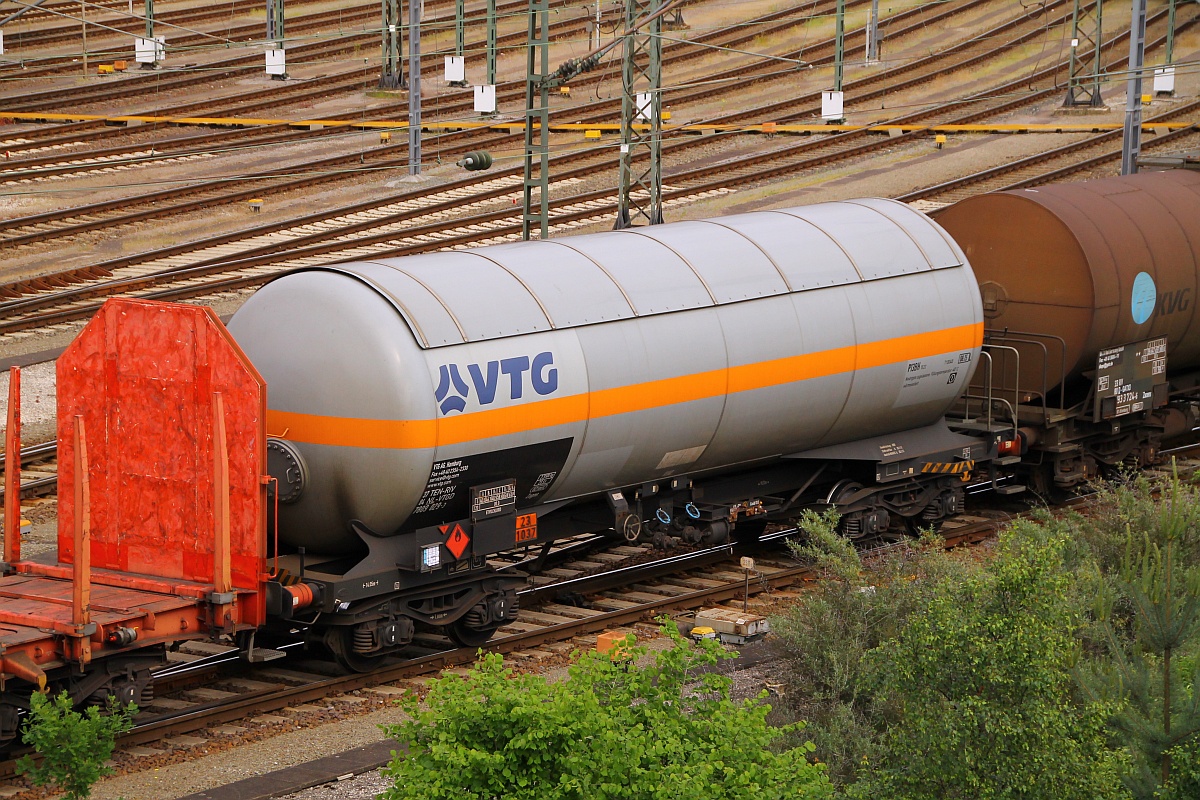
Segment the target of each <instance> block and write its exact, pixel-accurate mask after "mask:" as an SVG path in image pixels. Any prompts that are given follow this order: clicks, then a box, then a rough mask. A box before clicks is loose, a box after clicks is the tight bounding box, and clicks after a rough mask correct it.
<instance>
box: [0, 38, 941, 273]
mask: <svg viewBox="0 0 1200 800" xmlns="http://www.w3.org/2000/svg"><path fill="white" fill-rule="evenodd" d="M943 17H944V15H938V16H937V17H935V18H934V20H935V21H936V20H937V19H941V18H943ZM928 22H929V19H928V18H917V19H913V20H912V21H911V24H910V25H908V26H906V27H904V28H903V29H902V30H901V31H900V34H903V33H908V32H913V31H917V30H920V29H922V28H923V27H924V25H925V24H927V23H928ZM901 72H903V70H901ZM924 77H925V76H918V77H917V78H916V79H915V80H913V81H911V83H919V82H920V81H921V80H923V79H924ZM848 88H850V89H851V91H853V89H854V87H853V86H850V87H848ZM705 94H706V95H707V94H709V93H708V92H705ZM851 98H852V102H853V101H854V100H853V98H854V94H851ZM608 106H609V107H613V108H614V110H615V106H614V104H608ZM801 108H805V113H810V114H815V113H817V111H816V107H815V106H808V107H805V106H801ZM607 110H608V107H605V108H601V109H599V111H598V112H597V113H595V114H593V115H591V116H589V117H583V119H584V120H585V121H591V120H594V119H596V118H603V117H602V115H603V113H605V112H606V111H607ZM577 116H579V115H577ZM519 138H520V137H519V135H505V134H494V133H493V134H491V135H490V136H489V137H487V138H483V139H480V138H466V137H462V140H461V144H454V142H455V141H459V139H458V138H457V137H455V136H454V135H450V136H447V137H442V140H441V144H442V146H443V147H445V148H447V150H448V152H450V153H456V152H459V148H460V147H461V148H463V149H464V150H465V149H474V148H476V147H479V146H492V147H502V146H505V145H506V144H507V143H511V142H513V141H515V140H518V139H519ZM686 146H689V145H688V144H687V143H682V145H681V144H679V143H677V144H676V145H673V146H672V149H671V150H670V152H676V151H678V150H679V149H683V147H686ZM404 149H405V148H404V147H403V146H396V147H394V148H380V150H379V151H373V153H375V152H383V151H388V152H394V151H396V150H400V151H401V152H402V151H403V150H404ZM451 157H452V156H451ZM577 159H578V157H572V158H568V159H567V161H570V160H577ZM341 163H343V162H342V161H339V160H336V159H334V160H327V161H324V162H317V163H314V164H313V165H312V169H314V170H318V171H321V172H322V173H324V172H325V171H326V170H331V169H335V168H336V167H337V166H338V165H340V164H341ZM556 163H559V162H556ZM403 164H406V161H404V160H402V159H397V160H395V161H380V162H375V163H374V164H373V165H372V166H373V167H374V168H377V169H379V168H386V167H388V166H399V165H403ZM516 172H517V171H515V170H509V171H508V172H507V173H506V174H515V173H516ZM311 182H312V181H311V180H310V179H308V178H301V179H294V180H290V181H287V182H284V183H282V184H277V185H276V186H275V187H274V190H275V191H277V192H278V191H282V190H286V189H298V188H303V187H304V186H308V185H311ZM262 189H263V187H262V186H261V185H251V186H250V187H249V188H246V189H243V190H242V191H239V192H237V193H235V194H232V195H226V196H223V197H221V198H219V199H215V198H212V197H211V196H209V197H203V196H202V197H201V198H198V199H197V200H196V201H194V202H192V203H189V204H182V205H174V206H171V207H170V208H168V209H163V208H161V204H162V203H164V202H166V201H169V200H170V199H171V198H172V197H174V196H176V195H175V194H174V193H173V192H171V191H163V192H156V193H153V194H150V195H147V196H145V197H144V198H142V202H155V203H158V204H160V210H159V213H163V212H165V211H169V212H170V213H172V214H179V213H184V212H186V211H188V210H192V209H194V208H197V207H201V206H202V205H206V204H207V203H209V202H214V203H215V202H233V201H236V200H242V199H246V198H247V197H249V196H253V195H254V193H256V192H261V191H262ZM204 191H208V187H202V188H192V189H190V190H188V192H189V193H190V194H192V195H195V194H199V193H201V192H204ZM134 202H135V201H134V200H131V199H125V200H121V201H114V202H111V203H104V204H97V205H93V206H87V207H83V208H80V209H77V210H75V211H65V212H57V213H52V214H43V215H38V216H36V217H25V218H18V219H15V220H10V221H8V222H6V223H0V234H3V235H4V236H5V239H4V241H6V243H7V244H9V245H20V244H30V243H33V242H37V241H46V240H48V239H50V238H54V237H58V236H65V235H75V234H78V233H82V232H84V231H88V230H99V229H102V228H104V227H107V226H110V225H118V224H127V223H130V222H136V221H141V220H143V219H146V218H147V217H146V215H145V212H126V213H125V214H117V211H118V209H121V208H128V207H129V206H130V205H131V204H133V203H134ZM79 214H83V215H85V216H87V217H89V218H90V219H89V221H87V222H85V223H82V224H78V225H68V224H66V223H68V222H69V220H70V219H72V218H74V216H76V215H79ZM101 215H104V216H101ZM334 215H336V214H334ZM60 226H61V227H62V230H59V228H60ZM67 279H69V276H62V277H60V278H59V279H58V280H59V281H61V280H67ZM34 288H36V287H34ZM5 293H7V294H9V295H14V294H20V293H21V291H20V287H19V286H13V285H9V286H7V287H3V288H2V289H0V294H5Z"/></svg>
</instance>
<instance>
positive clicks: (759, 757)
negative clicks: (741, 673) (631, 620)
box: [380, 625, 832, 800]
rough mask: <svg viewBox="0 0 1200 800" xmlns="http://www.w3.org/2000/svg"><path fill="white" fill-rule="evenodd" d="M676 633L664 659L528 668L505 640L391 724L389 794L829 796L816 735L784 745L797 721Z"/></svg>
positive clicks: (462, 799)
mask: <svg viewBox="0 0 1200 800" xmlns="http://www.w3.org/2000/svg"><path fill="white" fill-rule="evenodd" d="M663 631H664V633H665V634H666V635H668V636H670V637H671V638H672V640H673V641H672V643H671V647H670V648H669V649H667V650H664V651H661V652H658V653H656V654H655V656H654V660H653V663H652V665H650V666H646V667H641V666H637V661H638V659H640V658H641V657H642V656H644V655H645V653H646V650H645V648H642V647H635V646H633V643H632V639H630V640H629V642H628V643H627V646H626V648H625V653H626V655H627V657H621V658H613V657H610V656H608V655H605V654H596V653H587V654H583V655H580V656H579V657H578V658H577V659H576V660H575V662H574V663H573V664H572V666H571V667H570V669H569V677H568V679H566V680H563V681H559V682H550V681H548V680H546V679H545V678H544V677H542V676H535V675H518V674H514V673H513V672H512V670H510V669H507V668H506V667H505V666H504V663H503V659H502V657H501V656H499V655H498V654H489V655H485V656H483V657H482V658H481V659H480V660H479V661H478V662H477V663H476V664H475V666H474V667H473V668H472V669H471V671H470V673H469V674H468V675H466V676H465V677H462V676H457V675H445V676H443V677H441V678H439V679H437V680H435V681H433V682H432V684H431V688H430V691H429V693H428V695H427V696H426V697H425V699H424V700H423V701H422V700H420V699H418V698H417V697H415V696H412V695H410V696H408V697H406V698H405V699H404V700H402V701H401V705H402V706H403V708H404V710H405V711H406V712H407V713H408V715H409V717H410V718H409V720H408V721H406V722H402V723H400V724H398V725H393V726H386V727H385V731H386V732H387V733H388V735H389V736H391V737H393V738H394V739H396V740H397V741H399V742H401V743H404V744H406V745H407V746H408V752H407V753H397V754H396V755H395V757H394V758H393V760H392V762H391V763H390V764H389V765H388V767H387V768H385V770H384V774H385V775H387V776H388V777H390V778H391V779H392V780H393V782H394V785H393V786H392V787H391V788H390V789H388V790H387V791H386V792H384V793H383V794H382V795H380V797H381V800H401V799H402V798H423V799H424V798H428V800H442V799H444V800H451V798H453V799H454V800H471V799H472V798H474V799H476V800H492V798H505V800H526V799H527V798H528V799H529V800H533V799H534V798H536V800H559V799H560V798H561V799H562V800H576V799H578V800H584V799H585V798H586V799H587V800H606V799H607V798H611V799H612V800H617V799H618V798H619V799H620V800H679V799H680V798H689V800H693V798H694V799H695V800H707V799H709V798H711V800H726V799H728V800H742V799H743V798H744V799H745V800H751V799H753V800H770V799H771V798H785V797H786V798H824V797H829V796H831V794H832V787H831V785H830V783H829V781H828V778H827V777H826V775H825V774H824V771H823V768H822V767H821V766H820V765H817V764H812V763H810V762H809V760H808V754H809V753H810V751H811V745H809V746H804V745H802V746H799V747H793V748H782V747H779V746H778V743H779V740H780V738H781V736H782V735H783V734H785V733H789V732H790V733H794V732H796V731H797V730H798V729H799V727H800V726H792V727H791V728H790V729H779V728H773V727H771V726H770V725H768V724H767V722H766V715H767V713H768V711H769V710H770V709H769V706H767V705H765V704H764V703H763V702H762V697H760V698H758V699H757V700H748V701H744V702H735V701H733V700H731V699H730V685H731V681H730V680H729V678H727V677H724V676H722V675H719V674H717V673H715V672H712V671H701V670H704V669H710V668H711V667H712V666H713V665H714V664H715V663H716V662H717V660H718V659H719V658H722V657H724V656H725V655H726V654H725V653H724V652H723V651H722V650H721V648H720V647H719V646H718V645H715V644H714V643H712V642H706V643H701V644H699V645H695V644H692V643H690V642H688V641H686V640H684V639H683V638H682V637H680V636H679V634H678V632H677V631H676V630H675V629H674V627H673V626H671V625H666V626H664V628H663Z"/></svg>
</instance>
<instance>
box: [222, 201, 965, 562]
mask: <svg viewBox="0 0 1200 800" xmlns="http://www.w3.org/2000/svg"><path fill="white" fill-rule="evenodd" d="M982 321H983V317H982V310H981V307H980V300H979V294H978V291H977V288H976V284H975V279H974V277H973V275H972V273H971V269H970V267H969V266H968V264H967V263H966V258H965V257H964V255H963V253H962V252H961V250H959V248H958V246H957V245H956V244H955V243H954V241H953V240H952V239H951V238H950V237H949V236H948V235H947V234H946V233H945V232H944V231H943V230H942V229H941V228H939V227H938V226H937V225H936V224H934V223H933V222H932V221H930V220H929V218H927V217H926V216H924V215H923V214H920V213H918V212H916V211H914V210H912V209H911V208H909V207H908V206H905V205H902V204H899V203H895V202H892V201H889V200H880V199H864V200H855V201H848V202H838V203H825V204H819V205H811V206H804V207H800V208H792V209H785V210H780V211H764V212H755V213H750V214H742V215H737V216H729V217H723V218H718V219H710V220H701V221H690V222H679V223H672V224H667V225H658V226H653V227H650V228H636V229H630V230H623V231H614V232H610V233H600V234H591V235H584V236H575V237H564V238H561V239H552V240H548V241H536V242H523V243H518V244H505V245H498V246H493V247H485V248H479V249H474V250H461V251H451V252H442V253H432V254H428V255H420V256H412V257H407V258H400V259H390V260H382V261H362V262H355V263H349V264H338V265H331V266H322V267H314V268H311V269H306V270H302V271H298V272H294V273H289V274H287V275H285V276H283V277H281V278H279V279H277V280H275V281H273V282H271V283H269V284H268V285H266V286H265V287H263V288H262V289H261V290H260V291H259V292H257V293H256V294H255V295H254V296H253V297H252V298H250V300H249V301H248V302H247V303H246V304H245V305H244V306H243V308H242V309H241V310H240V311H238V313H237V314H236V315H235V316H234V317H233V319H232V320H231V321H230V324H229V327H230V329H231V330H232V331H233V333H234V335H235V337H236V338H237V340H238V342H239V344H241V345H242V347H243V348H244V349H245V350H246V352H247V354H248V355H249V357H250V359H251V360H252V361H253V363H254V364H255V366H256V367H257V368H258V369H259V370H260V371H261V372H262V374H263V376H264V377H265V378H266V380H267V383H268V406H269V411H268V432H269V433H270V434H271V435H272V436H275V437H278V438H279V439H281V440H285V442H286V447H284V448H281V450H277V451H276V452H275V454H274V455H275V460H274V462H273V463H274V464H275V465H276V467H275V468H277V469H280V470H282V471H284V472H285V473H286V475H290V476H291V478H295V479H296V480H299V478H298V476H300V475H301V473H303V484H304V485H303V487H302V488H299V487H295V486H293V485H292V484H291V483H286V482H285V489H287V490H289V491H290V490H291V489H296V491H295V495H296V496H295V497H293V498H292V499H293V500H294V502H291V503H289V504H285V505H284V506H283V508H282V509H281V515H280V517H281V533H282V536H283V538H284V539H285V540H286V541H287V542H288V543H290V544H292V545H303V546H306V547H308V548H309V549H310V550H312V551H318V552H325V553H337V552H340V551H342V550H345V549H348V548H351V547H353V546H354V545H355V544H356V540H355V538H354V537H353V536H352V535H350V534H349V533H348V530H347V523H348V521H349V520H352V519H357V520H361V521H362V522H364V523H365V524H366V525H368V526H369V527H371V528H372V529H374V530H376V531H380V532H384V533H397V532H402V531H405V530H411V529H414V528H416V527H423V526H427V525H431V524H438V523H439V522H442V521H446V520H451V519H457V518H462V517H464V516H465V515H466V514H467V513H469V510H468V509H466V503H467V502H468V501H469V497H470V492H469V487H470V486H479V485H483V484H486V483H488V482H489V481H492V480H500V479H510V478H515V479H516V481H517V489H518V495H517V496H518V504H519V505H520V506H529V505H532V504H535V503H541V502H548V501H552V500H565V499H570V498H576V497H582V496H587V495H594V494H596V493H598V492H602V491H604V490H605V489H610V488H615V487H624V486H632V485H636V484H640V483H643V482H648V481H654V480H659V479H661V478H664V477H669V476H671V475H678V474H687V475H692V476H694V475H698V474H701V473H714V472H719V471H723V470H730V469H734V468H737V467H738V466H740V465H747V464H751V463H756V462H764V461H766V460H769V459H773V458H777V457H780V456H782V455H786V454H789V453H795V452H799V451H804V450H808V449H811V448H815V447H821V446H825V445H830V444H836V443H840V442H844V441H849V440H852V439H858V438H862V437H867V436H876V435H880V434H885V433H890V432H895V431H901V430H907V429H909V428H913V427H917V426H921V425H927V424H931V423H933V422H934V421H936V420H937V419H939V418H940V417H941V416H942V415H943V414H944V412H945V411H946V410H947V409H948V408H949V406H950V405H951V404H952V403H953V402H954V401H955V399H956V398H957V397H958V395H959V394H960V393H961V391H962V388H963V387H964V386H965V385H966V383H967V382H968V380H969V378H970V374H971V372H972V370H973V369H974V365H975V363H976V361H977V360H978V352H979V346H980V343H981V340H982V336H983V325H982ZM284 449H286V450H288V451H289V452H290V453H291V455H288V454H282V455H281V451H282V450H284ZM289 459H290V460H289ZM286 475H285V476H277V477H281V480H283V478H284V477H286Z"/></svg>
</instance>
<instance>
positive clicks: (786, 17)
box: [4, 0, 983, 180]
mask: <svg viewBox="0 0 1200 800" xmlns="http://www.w3.org/2000/svg"><path fill="white" fill-rule="evenodd" d="M865 2H866V0H852V2H851V3H850V6H851V7H854V6H858V5H865ZM982 4H983V0H968V1H967V2H966V3H960V4H957V5H956V6H955V7H954V8H953V9H952V10H951V11H949V12H943V13H934V12H935V11H936V10H937V8H938V7H937V6H935V5H934V4H925V5H924V6H922V7H918V8H916V9H913V10H909V11H905V12H901V13H899V14H897V15H895V16H893V17H891V18H889V22H890V23H891V24H902V23H903V24H905V27H904V28H903V29H902V30H901V31H900V32H898V33H897V34H895V35H894V36H898V35H903V34H904V33H908V32H912V31H914V30H919V29H920V26H921V25H922V24H927V23H929V22H935V21H937V20H938V19H941V18H944V17H946V16H948V14H953V13H960V12H961V11H965V10H969V9H970V8H973V7H978V6H980V5H982ZM510 6H511V7H507V8H505V7H502V8H501V9H500V10H501V11H502V12H511V11H515V10H519V9H518V7H520V8H524V6H522V5H520V3H519V2H518V3H516V4H510ZM833 6H834V3H833V2H832V0H820V2H818V3H817V4H815V5H814V6H813V7H812V9H811V10H812V11H813V13H827V12H829V11H830V10H832V8H833ZM797 12H798V9H796V8H791V7H789V8H785V9H782V10H779V11H774V12H771V13H768V14H766V15H763V16H761V17H757V18H754V19H752V20H748V21H747V22H746V23H745V24H744V25H743V24H739V25H737V26H733V27H729V28H723V29H720V30H716V31H712V32H709V33H706V34H702V35H699V36H697V37H696V38H695V39H694V40H693V41H687V42H673V43H668V44H665V45H664V53H665V56H664V57H667V58H670V59H671V64H672V65H673V66H676V65H678V64H680V63H684V62H687V61H690V60H693V59H697V58H700V57H702V56H704V55H708V54H711V52H712V49H711V48H713V47H725V48H731V47H736V46H738V45H742V44H746V43H747V42H749V41H751V40H752V39H753V38H754V37H756V36H763V35H773V34H779V33H782V32H785V31H786V30H788V29H789V28H790V27H792V26H794V25H795V24H796V23H797V21H798V20H797ZM906 20H911V21H910V22H908V23H906V22H905V21H906ZM552 27H553V30H552V32H553V34H554V35H557V36H562V35H567V34H569V33H571V32H573V31H574V30H575V29H576V28H577V27H578V21H577V20H573V21H568V22H567V23H562V22H559V23H555V25H554V26H552ZM747 28H748V29H750V30H752V31H753V33H752V34H748V33H746V29H747ZM856 35H857V36H861V35H862V30H861V29H859V30H857V31H852V32H851V43H853V40H854V36H856ZM523 36H524V34H512V35H510V36H507V37H502V38H501V40H500V41H499V44H500V45H504V44H508V43H519V42H520V41H522V40H523V38H522V37H523ZM477 44H478V45H479V46H478V47H474V48H472V50H474V51H478V50H479V49H480V48H481V47H482V44H480V43H477ZM831 47H832V44H831V42H825V43H821V45H819V46H818V49H819V50H822V51H824V50H830V52H831ZM797 52H799V51H797ZM828 55H829V54H828V53H826V54H825V56H826V57H827V56H828ZM440 57H441V55H440V54H437V53H434V54H430V55H428V56H427V57H426V59H425V60H426V61H427V62H428V66H429V67H430V68H433V67H434V66H436V64H435V61H436V60H437V59H439V58H440ZM474 58H482V56H474ZM766 71H767V70H766V68H763V67H759V68H757V69H754V68H751V69H749V70H748V71H743V72H748V75H747V77H750V78H752V77H753V76H754V74H755V73H756V72H757V73H759V74H762V73H765V72H766ZM726 77H727V76H726ZM602 78H603V76H602V75H599V74H591V75H587V74H585V75H582V76H579V77H578V78H576V79H575V80H574V81H572V85H574V86H576V87H578V88H590V87H592V86H594V85H596V84H597V83H598V82H599V81H600V80H601V79H602ZM328 79H329V81H334V82H339V83H342V84H343V85H342V86H341V88H345V85H344V84H349V85H350V86H353V87H355V88H361V87H360V84H361V80H362V77H361V74H360V72H359V71H353V72H351V73H343V74H340V75H333V76H329V77H328ZM295 88H296V92H297V95H296V96H295V97H293V98H292V100H293V101H294V102H307V101H312V100H316V99H323V98H324V97H325V95H326V94H327V93H328V91H330V90H336V89H338V88H339V87H338V86H336V85H333V86H331V85H330V84H328V83H325V82H322V83H321V84H320V85H319V86H317V87H315V88H314V87H313V86H312V83H311V82H306V83H304V84H296V87H295ZM681 99H687V98H681ZM498 102H499V103H500V104H518V103H519V104H522V105H523V103H524V83H523V82H516V81H509V82H507V83H503V84H501V85H500V86H499V87H498ZM473 103H474V100H473V95H472V93H471V92H470V91H465V92H457V93H450V94H448V95H447V96H445V97H441V98H439V100H438V103H437V107H436V108H433V109H427V110H426V112H425V113H426V118H427V119H429V120H433V121H436V120H437V119H439V118H441V119H445V118H450V119H457V118H461V117H463V116H471V115H472V114H473ZM279 106H280V99H279V96H278V94H277V93H276V91H275V90H272V92H271V94H270V96H269V97H264V93H263V92H262V91H257V90H256V91H252V92H246V93H244V94H242V95H237V96H234V97H226V98H223V99H221V100H219V101H216V102H215V103H208V104H205V105H204V106H203V110H204V113H205V116H208V117H212V116H221V115H225V116H232V115H234V114H237V113H249V112H254V111H261V110H263V109H264V108H277V107H279ZM200 107H201V106H200V104H191V105H183V106H173V107H170V108H166V109H160V110H159V112H158V113H159V115H173V116H182V115H185V114H187V113H189V112H192V111H196V110H198V109H199V108H200ZM588 108H589V109H590V110H592V111H593V112H595V111H600V112H602V113H603V112H612V113H619V110H620V105H619V100H617V101H615V102H614V101H609V102H605V103H603V104H602V105H600V106H599V107H598V108H597V104H596V103H593V104H590V105H589V107H588ZM407 113H408V105H407V100H405V101H404V102H403V103H392V104H386V105H381V106H379V107H376V108H373V109H371V110H369V111H368V112H366V115H365V117H364V119H371V120H378V119H388V118H392V117H394V116H399V117H402V118H407ZM78 125H87V126H90V127H91V128H92V130H89V131H88V132H87V138H101V137H110V136H113V135H116V134H114V129H113V128H112V127H106V126H103V125H101V124H99V123H78ZM68 127H70V128H71V131H70V132H69V134H64V135H59V134H58V133H57V132H56V131H57V130H58V129H56V128H46V129H43V133H45V134H46V135H47V136H51V137H53V141H44V140H40V141H39V140H31V141H29V142H26V143H21V144H18V145H14V146H9V145H7V144H5V145H4V146H5V147H7V148H8V149H9V152H10V154H11V153H12V152H20V150H21V149H22V148H24V149H30V150H44V149H46V148H49V147H55V146H63V147H67V146H73V145H75V144H77V143H78V141H79V129H78V128H77V127H76V126H75V125H71V126H68ZM283 127H284V126H280V129H283ZM293 130H294V129H293ZM211 136H215V137H219V136H220V134H215V135H211ZM22 138H25V137H22ZM459 138H462V137H459ZM214 141H215V139H214V138H208V139H206V143H212V142H214ZM406 147H407V145H406V144H399V145H397V146H396V147H395V148H393V151H394V152H406V149H405V148H406ZM122 152H127V149H114V150H113V151H112V152H107V151H102V152H100V153H94V154H89V158H95V159H103V160H104V161H105V162H111V161H112V160H113V159H114V158H116V157H119V156H120V155H121V154H122ZM54 163H55V162H54V160H53V157H42V158H38V159H32V160H28V161H27V160H18V161H16V162H11V161H10V164H9V169H8V170H7V171H6V172H7V178H9V179H13V180H29V179H34V178H36V177H38V175H39V173H37V172H33V170H35V169H37V168H39V167H46V166H49V165H53V164H54ZM59 163H61V161H60V162H59ZM76 169H86V166H83V167H79V166H76ZM62 174H65V173H64V171H63V170H61V169H60V170H57V171H55V172H54V173H53V175H54V176H59V175H62Z"/></svg>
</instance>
